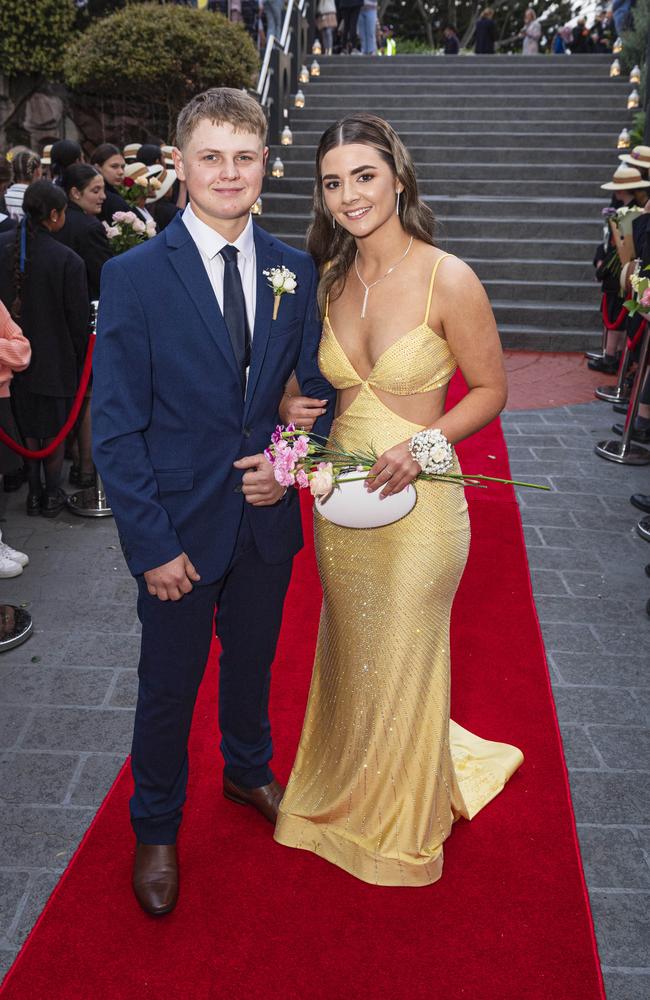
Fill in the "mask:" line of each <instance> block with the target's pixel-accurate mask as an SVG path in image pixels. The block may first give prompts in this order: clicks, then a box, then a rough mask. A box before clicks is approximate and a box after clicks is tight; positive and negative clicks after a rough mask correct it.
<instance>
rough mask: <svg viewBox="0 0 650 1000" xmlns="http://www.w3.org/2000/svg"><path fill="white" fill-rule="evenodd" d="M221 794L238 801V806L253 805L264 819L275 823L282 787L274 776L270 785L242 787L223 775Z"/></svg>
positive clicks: (232, 800) (282, 792)
mask: <svg viewBox="0 0 650 1000" xmlns="http://www.w3.org/2000/svg"><path fill="white" fill-rule="evenodd" d="M223 794H224V795H225V797H226V798H227V799H230V801H231V802H238V803H239V805H240V806H253V808H254V809H257V811H258V812H260V813H261V814H262V816H264V818H265V819H268V821H269V823H275V821H276V820H277V818H278V809H279V808H280V803H281V802H282V796H283V795H284V787H283V786H282V785H281V784H280V782H279V781H276V780H275V778H274V779H273V781H272V782H271V784H270V785H262V787H261V788H242V787H241V785H236V784H235V783H234V782H233V781H231V780H230V778H226V776H225V775H224V778H223Z"/></svg>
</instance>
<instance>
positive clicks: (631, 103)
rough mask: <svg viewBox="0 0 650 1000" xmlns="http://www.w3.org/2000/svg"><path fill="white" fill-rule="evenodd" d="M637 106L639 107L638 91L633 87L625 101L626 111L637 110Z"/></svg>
mask: <svg viewBox="0 0 650 1000" xmlns="http://www.w3.org/2000/svg"><path fill="white" fill-rule="evenodd" d="M638 106H639V91H638V90H637V89H636V87H635V88H634V90H633V91H632V93H631V94H630V96H629V97H628V99H627V110H628V111H632V110H633V109H634V108H638Z"/></svg>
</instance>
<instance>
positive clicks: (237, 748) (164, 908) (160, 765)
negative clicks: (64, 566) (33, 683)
mask: <svg viewBox="0 0 650 1000" xmlns="http://www.w3.org/2000/svg"><path fill="white" fill-rule="evenodd" d="M265 140H266V121H265V118H264V115H263V113H262V110H261V109H260V107H259V106H258V105H257V103H256V102H255V101H254V100H253V98H251V97H250V96H248V95H247V94H245V93H244V92H242V91H238V90H231V89H228V88H220V89H214V90H210V91H207V92H206V93H204V94H200V95H198V96H197V97H195V98H194V99H193V100H192V101H191V102H190V103H189V104H188V105H187V106H186V107H185V108H184V109H183V111H181V113H180V115H179V119H178V124H177V145H178V148H177V150H176V151H175V153H174V160H175V167H176V172H177V174H178V176H179V177H180V179H181V180H183V181H185V183H186V185H187V189H188V193H189V204H188V207H187V208H186V209H185V211H184V212H183V214H182V216H181V215H180V214H179V215H178V216H177V217H176V218H175V219H174V220H173V221H172V222H171V223H170V224H169V226H167V228H166V229H165V231H164V233H161V235H160V236H158V237H156V238H155V239H153V240H151V241H148V242H147V243H145V244H142V245H141V246H139V247H137V248H135V249H134V250H131V251H129V253H127V254H124V255H122V256H120V257H116V258H114V259H113V260H111V261H109V262H108V263H107V264H106V265H105V267H104V270H103V274H102V290H101V299H100V307H99V321H98V329H97V344H96V350H95V367H94V370H95V378H94V388H93V435H94V456H95V462H96V464H97V468H98V470H99V472H100V474H101V476H102V478H103V480H104V484H105V486H106V491H107V494H108V497H109V500H110V503H111V507H112V508H113V511H114V514H115V519H116V522H117V527H118V530H119V533H120V540H121V543H122V548H123V551H124V555H125V558H126V560H127V563H128V565H129V568H130V570H131V572H132V573H133V575H134V576H135V578H136V580H137V582H138V589H139V597H138V614H139V617H140V620H141V622H142V647H141V655H140V664H139V681H140V684H139V692H138V703H137V709H136V716H135V727H134V737H133V749H132V766H133V775H134V779H135V792H134V795H133V798H132V800H131V822H132V825H133V829H134V831H135V834H136V840H137V846H136V856H135V864H134V871H133V887H134V890H135V894H136V896H137V899H138V901H139V902H140V904H141V905H142V907H143V908H144V909H145V910H146V911H147V912H148V913H151V914H155V915H158V914H163V913H168V912H169V911H170V910H172V909H173V907H174V906H175V904H176V900H177V897H178V863H177V855H176V847H175V844H176V836H177V832H178V828H179V825H180V822H181V814H182V807H183V803H184V800H185V792H186V786H187V773H188V757H187V742H188V736H189V731H190V725H191V720H192V712H193V709H194V703H195V700H196V695H197V691H198V688H199V684H200V682H201V678H202V676H203V671H204V667H205V662H206V659H207V656H208V651H209V648H210V642H211V639H212V633H213V623H214V615H215V609H216V608H218V613H217V619H216V631H217V634H218V635H219V639H220V641H221V645H222V650H223V651H222V655H221V665H220V690H219V722H220V726H221V733H222V742H221V750H222V753H223V757H224V761H225V767H224V774H223V791H224V794H225V795H226V797H227V798H229V799H232V800H234V801H236V802H240V803H242V804H247V805H251V806H253V807H255V808H257V809H258V810H259V811H260V812H261V813H262V814H263V815H264V816H265V817H266V818H267V819H269V820H271V821H272V822H274V821H275V817H276V815H277V809H278V805H279V802H280V799H281V797H282V794H283V788H282V786H281V785H280V784H279V783H278V782H277V781H276V780H275V778H274V776H273V772H272V771H271V769H270V766H269V762H270V760H271V756H272V744H271V732H270V724H269V718H268V694H269V684H270V671H271V663H272V661H273V658H274V655H275V648H276V642H277V638H278V633H279V630H280V623H281V618H282V607H283V602H284V597H285V594H286V590H287V586H288V583H289V578H290V575H291V565H292V559H293V556H294V555H295V554H296V552H297V551H298V550H299V548H300V547H301V545H302V534H301V527H300V512H299V505H298V497H297V495H296V493H295V491H293V490H291V491H289V492H287V491H286V490H284V489H283V488H282V487H281V486H279V485H278V483H277V482H276V481H275V479H274V478H273V473H272V469H271V466H270V465H269V463H268V462H267V461H266V460H265V458H264V456H263V451H264V449H265V448H266V447H267V445H268V443H269V440H270V437H271V433H272V431H273V429H274V427H275V425H276V423H277V422H278V420H279V418H278V405H279V402H280V399H281V397H282V393H283V389H284V386H285V384H286V382H287V380H288V379H289V377H290V376H291V373H292V372H293V371H295V373H296V376H297V378H298V382H299V384H300V386H301V390H302V391H303V392H304V393H305V395H306V396H311V397H315V398H316V400H317V402H316V404H315V410H314V412H315V415H316V416H317V418H318V419H317V421H316V424H315V428H314V429H315V431H316V432H317V433H321V434H326V433H327V432H328V430H329V425H330V423H331V419H332V411H333V399H334V390H333V389H332V388H331V386H330V385H329V384H328V383H327V382H326V381H325V380H324V379H323V377H322V376H321V374H320V372H319V370H318V365H317V350H318V342H319V339H320V332H321V326H320V319H319V316H318V311H317V306H316V287H317V283H318V275H317V272H316V269H315V267H314V263H313V261H312V259H311V258H310V257H309V256H308V255H307V254H305V253H303V252H301V251H298V250H294V249H293V248H292V247H289V246H287V245H286V244H284V243H281V242H280V241H279V240H276V239H274V238H273V237H271V236H269V235H268V234H267V233H265V232H264V231H263V230H262V229H260V228H259V227H257V226H254V225H253V222H252V219H251V216H250V208H251V206H252V205H253V204H254V203H255V201H256V200H257V198H258V197H259V194H260V191H261V188H262V182H263V178H264V172H265V166H266V161H267V156H268V149H267V148H266V145H265ZM282 266H284V267H286V268H288V270H289V271H291V272H292V274H293V275H294V276H295V282H296V287H295V291H294V292H293V294H289V293H288V292H286V293H285V294H283V295H282V296H281V297H280V302H279V308H278V309H277V312H276V314H275V315H274V292H273V290H272V288H271V287H270V284H269V281H268V277H267V276H266V275H265V274H264V273H263V272H264V271H268V270H269V269H270V268H273V267H282Z"/></svg>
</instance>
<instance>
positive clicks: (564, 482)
mask: <svg viewBox="0 0 650 1000" xmlns="http://www.w3.org/2000/svg"><path fill="white" fill-rule="evenodd" d="M603 465H604V463H603ZM593 471H594V473H595V472H596V471H598V473H599V475H598V476H595V475H593V476H591V477H589V476H562V475H560V476H553V484H554V486H555V488H556V489H557V490H559V491H560V492H562V493H571V494H577V495H588V494H593V495H594V496H609V497H619V496H620V494H621V481H620V479H612V480H610V481H608V474H607V473H604V474H601V473H600V469H599V470H596V469H594V470H593Z"/></svg>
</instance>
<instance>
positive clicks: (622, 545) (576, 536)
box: [539, 511, 630, 558]
mask: <svg viewBox="0 0 650 1000" xmlns="http://www.w3.org/2000/svg"><path fill="white" fill-rule="evenodd" d="M571 513H572V517H573V518H576V517H579V516H580V513H579V512H576V511H572V512H571ZM539 531H540V534H541V536H542V538H543V540H544V544H545V545H551V546H555V547H556V548H562V549H581V550H583V551H585V550H586V551H589V550H591V551H598V552H600V553H602V552H609V551H611V550H615V554H616V556H618V557H619V558H623V556H624V553H626V552H627V551H628V550H629V548H630V544H629V543H630V540H629V539H626V538H625V536H623V535H622V534H621V532H620V531H599V532H598V538H597V539H596V538H595V537H594V534H593V532H591V531H585V530H584V529H582V528H572V527H568V528H554V527H551V526H542V527H541V528H540V529H539Z"/></svg>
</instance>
